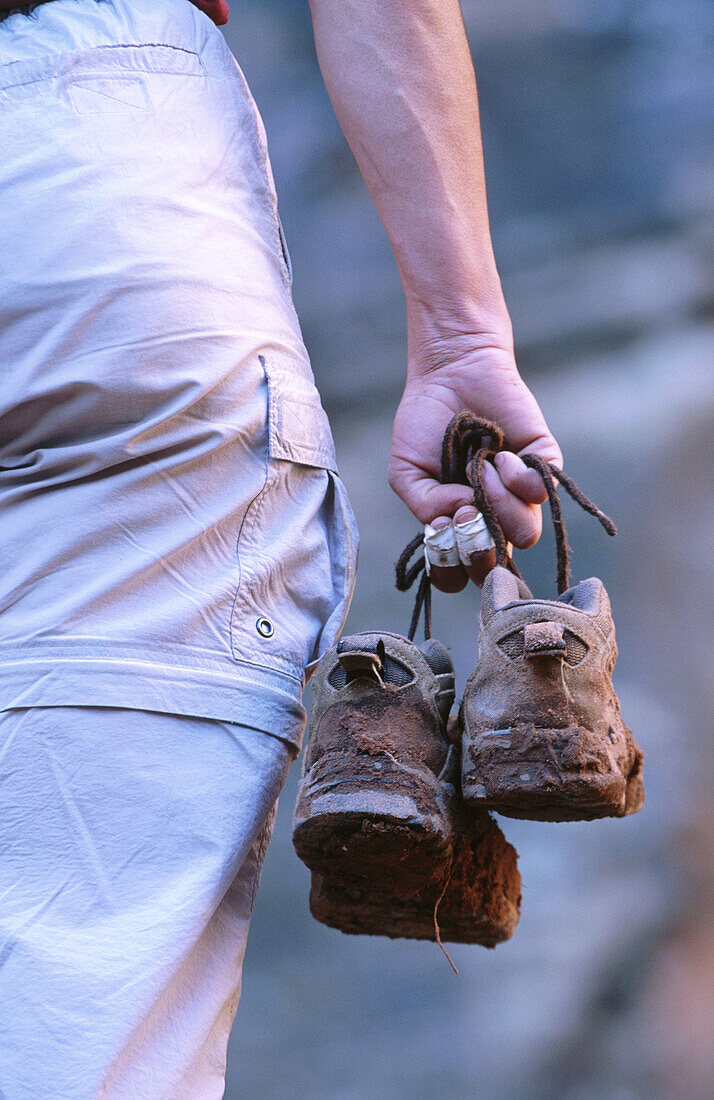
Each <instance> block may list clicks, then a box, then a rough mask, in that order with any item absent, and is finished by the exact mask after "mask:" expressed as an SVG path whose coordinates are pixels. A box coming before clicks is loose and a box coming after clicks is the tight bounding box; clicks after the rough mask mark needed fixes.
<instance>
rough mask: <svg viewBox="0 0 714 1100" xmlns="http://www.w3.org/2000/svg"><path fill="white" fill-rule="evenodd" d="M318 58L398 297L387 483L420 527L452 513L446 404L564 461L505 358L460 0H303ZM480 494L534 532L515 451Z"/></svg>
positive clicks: (463, 499) (521, 537)
mask: <svg viewBox="0 0 714 1100" xmlns="http://www.w3.org/2000/svg"><path fill="white" fill-rule="evenodd" d="M310 6H311V10H312V17H313V26H314V31H315V42H316V46H317V53H318V58H319V61H320V67H321V69H322V73H323V76H324V79H325V84H326V86H327V89H328V92H329V94H330V97H331V99H332V102H333V105H334V107H335V111H336V113H337V116H338V118H339V121H340V124H341V125H342V128H343V130H344V132H345V135H346V137H347V140H348V142H349V144H350V146H351V148H352V151H353V153H354V155H355V158H356V160H357V163H358V164H359V167H360V170H361V171H362V174H363V176H364V178H365V180H366V183H367V186H368V187H369V190H370V192H371V194H372V197H373V199H374V201H375V203H376V206H377V209H378V210H379V213H380V216H381V218H382V221H383V222H384V225H385V228H386V230H387V233H388V235H389V239H390V241H391V244H392V247H393V249H394V254H395V257H396V261H397V264H398V267H399V272H400V275H401V279H402V284H403V286H404V293H405V296H406V302H407V320H408V338H409V356H408V358H409V361H408V367H407V382H406V388H405V393H404V397H403V399H402V402H401V404H400V408H399V411H398V413H397V417H396V421H395V431H394V440H393V450H392V459H391V463H390V484H391V485H392V487H393V488H394V489H395V491H396V492H397V493H398V494H399V496H400V497H401V498H402V499H403V500H404V502H405V503H406V504H407V505H408V507H409V508H410V509H411V510H412V511H413V512H414V514H415V515H416V516H417V518H418V519H419V520H420V521H421V522H423V523H424V522H429V521H432V520H433V519H434V518H435V517H437V516H449V517H450V516H453V515H454V513H455V512H456V511H457V510H458V509H459V508H460V507H461V506H463V505H465V504H467V503H468V501H469V494H468V491H467V490H465V489H464V487H463V486H443V487H442V486H441V485H439V483H438V480H437V479H438V473H439V454H440V443H441V436H442V434H443V430H444V428H445V426H446V424H447V422H448V420H449V419H450V417H451V416H452V415H453V413H454V412H456V411H458V410H459V409H461V408H470V409H472V410H473V411H474V412H477V413H479V414H481V415H483V416H487V417H489V418H491V419H493V420H496V421H498V422H499V423H500V424H501V426H502V427H503V428H504V430H505V433H506V440H507V443H508V445H509V446H510V447H511V448H512V450H513V451H514V452H518V451H524V450H535V451H537V452H538V453H540V454H542V455H543V456H544V457H546V458H548V459H550V460H555V461H560V452H559V450H558V447H557V444H556V443H555V440H554V439H553V438H552V436H551V435H550V433H549V431H548V428H547V426H546V424H545V421H544V419H543V416H542V414H541V412H540V409H539V408H538V405H537V403H536V401H535V399H534V397H533V396H532V394H531V393H530V391H529V390H528V389H527V387H526V386H525V384H524V383H523V381H522V380H521V378H520V376H519V374H518V371H517V368H516V364H515V360H514V357H513V343H512V336H511V325H510V320H509V317H508V311H507V309H506V305H505V302H504V299H503V295H502V292H501V284H500V280H499V277H498V273H497V270H496V264H495V261H494V257H493V251H492V247H491V236H490V231H489V224H488V211H487V205H486V188H485V183H484V172H483V154H482V148H481V134H480V124H479V114H478V101H477V95H476V81H475V78H474V71H473V66H472V63H471V56H470V52H469V48H468V43H467V40H466V34H465V31H464V26H463V20H462V16H461V9H460V7H459V3H458V0H310ZM489 473H490V474H492V476H491V477H489V484H488V485H487V486H486V488H487V492H488V495H489V499H491V502H492V504H493V506H494V507H495V508H496V511H497V512H498V514H499V515H500V517H501V520H502V522H503V524H504V528H505V529H506V533H507V534H508V535H509V536H510V537H511V539H512V540H513V541H514V542H515V543H516V545H520V546H525V545H530V544H531V543H532V542H534V541H535V540H536V539H537V537H538V535H539V532H540V514H539V509H538V507H537V506H536V505H537V504H538V503H540V502H541V501H542V500H543V489H542V484H541V483H540V482H539V479H538V478H537V475H535V474H533V472H532V471H528V470H526V468H525V467H524V466H523V464H522V463H521V462H520V460H519V459H517V458H516V457H515V454H514V455H511V456H510V457H508V458H506V459H505V460H504V461H503V462H502V465H501V466H500V468H499V475H500V476H496V474H495V471H489Z"/></svg>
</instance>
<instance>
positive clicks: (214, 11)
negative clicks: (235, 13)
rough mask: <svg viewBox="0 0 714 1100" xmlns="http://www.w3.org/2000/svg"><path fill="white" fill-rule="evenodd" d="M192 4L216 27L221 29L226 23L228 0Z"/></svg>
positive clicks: (197, 1)
mask: <svg viewBox="0 0 714 1100" xmlns="http://www.w3.org/2000/svg"><path fill="white" fill-rule="evenodd" d="M192 3H194V4H195V5H196V7H197V8H200V9H201V11H204V12H205V13H206V15H208V16H209V17H210V18H211V19H212V20H213V22H214V23H215V24H216V26H217V27H223V26H225V24H226V23H227V22H228V16H229V11H228V0H192Z"/></svg>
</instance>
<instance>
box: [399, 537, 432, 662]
mask: <svg viewBox="0 0 714 1100" xmlns="http://www.w3.org/2000/svg"><path fill="white" fill-rule="evenodd" d="M423 545H424V536H423V535H421V534H419V535H415V536H414V538H413V539H412V540H411V542H409V543H408V544H407V545H406V546H405V547H404V549H403V551H402V553H401V554H400V555H399V561H398V562H397V567H396V574H397V581H396V583H397V588H398V589H399V591H400V592H406V591H407V590H408V589H410V588H411V586H412V585H413V584H414V581H415V580H416V579H417V577H418V576H419V574H420V573H421V574H422V576H421V580H420V581H419V587H418V589H417V594H416V599H415V601H414V611H413V612H412V620H411V623H410V624H409V631H408V633H407V638H408V639H409V641H410V642H413V641H414V636H415V635H416V632H417V627H418V626H419V617H420V615H421V610H422V607H423V608H424V639H425V641H428V640H429V638H431V581H430V580H429V575H428V573H427V572H426V561H425V558H424V555H423V554H421V553H420V554H419V556H418V557H417V559H416V561H415V562H412V564H411V565H410V564H409V562H410V560H411V558H412V557H413V556H414V554H415V553H417V551H420V550H421V548H422V546H423Z"/></svg>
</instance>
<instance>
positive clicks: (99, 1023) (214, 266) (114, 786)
mask: <svg viewBox="0 0 714 1100" xmlns="http://www.w3.org/2000/svg"><path fill="white" fill-rule="evenodd" d="M0 8H3V9H4V10H3V12H2V21H1V22H0V97H1V98H2V110H1V111H0V147H1V148H2V150H3V156H2V159H1V161H0V187H1V191H2V196H3V202H2V205H1V206H0V283H1V285H2V296H1V297H0V358H1V359H2V362H3V365H4V371H3V379H2V386H1V388H0V425H1V431H0V510H1V514H2V526H1V528H0V530H2V547H3V570H2V576H1V578H0V673H1V674H0V685H1V686H0V762H1V763H0V769H1V773H0V774H1V776H2V784H1V786H0V799H1V805H0V864H1V865H0V1095H3V1096H4V1097H6V1100H30V1098H32V1100H36V1098H37V1097H39V1096H52V1097H53V1098H55V1100H84V1098H87V1100H89V1098H90V1097H92V1098H93V1097H99V1096H102V1097H106V1098H110V1100H124V1098H128V1097H130V1096H132V1097H133V1096H141V1097H142V1100H158V1098H168V1097H171V1098H172V1100H181V1098H186V1100H187V1098H189V1097H190V1098H191V1100H208V1098H213V1097H219V1096H221V1095H223V1091H224V1085H225V1064H226V1047H227V1042H228V1036H229V1032H230V1028H231V1025H232V1021H233V1018H234V1015H235V1011H236V1006H237V1003H238V997H239V993H240V981H241V968H242V962H243V955H244V951H245V943H246V936H247V931H248V925H249V921H250V915H251V910H252V905H253V899H254V896H255V891H256V887H257V883H258V878H259V874H260V868H261V865H262V861H263V858H264V855H265V850H266V846H267V844H268V841H269V839H270V834H271V830H272V825H273V820H274V808H275V802H276V799H277V797H278V794H279V792H280V789H281V787H282V785H283V783H284V781H285V777H286V774H287V770H288V768H289V766H290V764H291V762H292V760H293V758H294V756H295V755H296V753H297V750H298V748H299V745H300V740H301V736H302V732H303V727H304V723H305V712H304V709H303V706H302V703H301V693H302V688H303V686H304V682H305V680H306V678H307V676H308V675H309V672H310V670H311V668H312V667H313V666H314V664H315V663H316V661H317V660H318V659H319V657H320V655H321V654H322V653H323V652H325V651H326V650H327V649H328V648H329V647H330V646H331V645H332V644H333V642H334V641H335V639H336V638H337V637H338V635H339V632H340V629H341V627H342V625H343V622H344V619H345V616H346V613H347V609H348V605H349V601H350V597H351V593H352V588H353V583H354V576H355V568H356V548H357V538H356V532H355V528H354V521H353V518H352V514H351V512H350V508H349V503H348V499H347V495H346V491H345V488H344V486H343V484H342V482H341V481H340V478H339V475H338V473H337V470H336V463H335V457H334V447H333V442H332V437H331V434H330V429H329V424H328V423H327V419H326V417H325V414H324V412H323V410H322V407H321V404H320V401H319V395H318V393H317V391H316V389H315V385H314V381H313V378H312V374H311V370H310V366H309V360H308V357H307V352H306V350H305V347H304V344H303V341H302V337H301V334H300V329H299V324H298V321H297V318H296V315H295V311H294V308H293V304H292V298H291V290H290V282H291V275H290V265H289V260H288V256H287V251H286V249H285V246H284V238H283V235H282V228H281V225H280V221H279V217H278V212H277V205H276V197H275V191H274V186H273V181H272V175H271V171H270V164H269V160H268V155H267V149H266V144H265V135H264V131H263V127H262V123H261V121H260V118H259V115H258V113H257V111H256V108H255V104H254V103H253V100H252V98H251V96H250V93H249V91H248V89H247V87H246V84H245V81H244V79H243V77H242V74H241V73H240V70H239V69H238V68H237V66H236V64H235V62H234V60H233V58H232V57H231V55H230V53H229V51H228V49H227V47H226V45H225V42H224V39H223V37H222V35H221V33H220V32H219V31H218V30H217V29H216V26H215V23H221V22H224V21H225V19H226V18H227V4H226V3H225V2H224V0H215V2H209V0H200V2H197V3H195V4H191V3H189V0H154V2H152V3H150V4H149V3H145V2H142V0H43V2H42V3H40V4H31V5H29V6H28V7H21V8H17V7H12V6H11V5H9V4H8V3H7V2H0ZM311 8H312V16H313V22H314V31H315V41H316V46H317V51H318V55H319V60H320V66H321V69H322V72H323V75H324V78H325V82H326V84H327V87H328V90H329V93H330V95H331V97H332V101H333V103H334V106H335V110H336V112H337V114H338V117H339V119H340V122H341V124H342V126H343V128H344V131H345V134H346V136H347V139H348V141H349V143H350V145H351V147H352V149H353V151H354V153H355V156H356V158H357V161H358V164H359V166H360V168H361V170H362V173H363V175H364V177H365V180H366V182H367V185H368V187H369V188H370V191H371V193H372V195H373V197H374V201H375V203H376V205H377V207H378V210H379V213H380V215H381V217H382V220H383V222H384V225H385V227H386V230H387V232H388V234H389V238H390V241H391V243H392V246H393V249H394V254H395V257H396V261H397V264H398V267H399V271H400V274H401V278H402V281H403V284H404V290H405V295H406V301H407V316H408V349H409V350H408V365H407V375H406V385H405V390H404V396H403V398H402V400H401V402H400V405H399V409H398V411H397V415H396V419H395V425H394V438H393V447H392V458H391V464H390V471H389V481H390V484H391V486H392V488H393V489H394V490H395V491H396V492H397V494H398V495H399V496H400V497H401V499H402V500H403V501H404V503H405V504H406V505H407V507H408V508H409V509H411V511H412V512H413V513H414V515H415V516H416V517H417V518H418V519H419V521H420V522H421V523H427V522H432V523H433V524H434V523H435V524H436V525H437V526H439V525H442V526H443V525H444V524H446V525H448V524H449V523H451V522H453V520H454V519H456V520H461V519H463V518H464V510H465V509H469V507H472V505H470V503H469V493H468V490H466V489H465V488H464V487H463V486H460V485H442V484H441V483H440V481H439V447H440V441H441V436H442V434H443V431H444V427H445V426H446V424H447V422H448V421H449V419H450V418H451V416H452V414H453V413H454V412H456V411H458V410H459V409H461V408H469V409H472V410H474V411H475V412H477V413H479V414H480V415H483V416H486V417H489V418H492V419H494V420H497V421H498V422H499V423H500V424H501V426H502V427H503V429H504V431H505V433H506V440H507V442H508V445H509V447H510V451H509V452H508V453H506V454H505V455H504V456H503V457H502V459H501V460H500V462H501V464H500V465H499V467H498V471H497V472H496V471H493V472H491V471H487V473H488V475H489V480H488V484H487V491H488V497H489V500H490V501H491V503H492V505H493V507H494V508H495V509H496V511H497V513H498V515H499V517H500V519H501V522H502V524H503V526H504V529H505V531H506V533H507V535H508V537H509V538H510V540H511V541H512V542H513V543H515V544H516V545H517V546H528V545H531V544H532V543H533V542H534V541H535V540H536V539H537V537H538V534H539V530H540V515H539V504H540V502H542V499H543V490H542V485H541V484H540V483H536V482H538V479H537V478H535V477H534V476H532V472H531V471H528V470H527V469H526V468H525V467H524V466H523V464H522V463H521V461H520V459H519V458H518V452H519V451H524V450H530V451H536V452H537V453H539V454H541V455H542V456H543V457H545V458H547V459H549V460H553V461H556V462H559V461H560V452H559V450H558V447H557V443H556V442H555V440H554V439H553V437H552V435H551V434H550V432H549V431H548V428H547V426H546V424H545V421H544V419H543V416H542V414H541V412H540V410H539V408H538V405H537V403H536V401H535V399H534V398H533V396H532V395H531V393H530V392H529V390H528V389H527V387H526V385H525V384H524V382H523V381H522V380H521V378H520V376H519V373H518V370H517V367H516V363H515V359H514V353H513V343H512V337H511V328H510V323H509V318H508V312H507V309H506V306H505V304H504V299H503V295H502V292H501V287H500V282H499V279H498V275H497V271H496V265H495V262H494V257H493V252H492V248H491V242H490V235H489V229H488V219H487V208H486V196H485V188H484V177H483V165H482V153H481V144H480V136H479V120H478V109H477V99H476V87H475V80H474V74H473V68H472V65H471V60H470V56H469V50H468V46H467V41H466V37H465V33H464V28H463V22H462V19H461V13H460V9H459V5H458V2H457V0H410V3H408V4H407V3H404V2H403V0H351V2H349V3H346V2H345V0H312V2H311ZM199 9H203V10H202V11H201V10H199ZM466 515H467V516H468V512H467V513H466ZM454 568H455V570H456V571H457V573H458V572H459V571H460V570H461V569H462V567H461V565H458V566H455V567H454ZM469 568H470V566H469ZM452 579H453V578H452ZM476 579H479V578H478V577H476ZM447 587H448V584H447Z"/></svg>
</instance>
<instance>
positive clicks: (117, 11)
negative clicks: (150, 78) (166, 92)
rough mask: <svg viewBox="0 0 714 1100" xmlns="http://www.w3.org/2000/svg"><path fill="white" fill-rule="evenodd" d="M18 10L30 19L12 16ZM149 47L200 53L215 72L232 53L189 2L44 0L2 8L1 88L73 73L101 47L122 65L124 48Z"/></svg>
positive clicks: (204, 64)
mask: <svg viewBox="0 0 714 1100" xmlns="http://www.w3.org/2000/svg"><path fill="white" fill-rule="evenodd" d="M5 2H7V0H5ZM2 3H3V0H0V5H2ZM18 12H21V13H24V14H26V15H29V16H30V18H26V19H9V18H8V17H9V16H11V15H13V14H15V13H18ZM147 46H159V47H161V46H163V47H171V48H173V49H174V50H176V51H180V50H183V51H184V52H186V53H190V54H194V55H196V56H200V58H201V67H202V70H203V71H204V72H208V71H210V70H215V71H216V73H217V74H218V73H219V72H225V66H226V55H227V54H229V51H228V47H227V46H226V43H225V40H224V38H223V35H222V34H221V33H220V31H219V30H218V28H217V27H215V26H214V25H213V23H211V21H210V20H209V19H207V18H206V16H205V15H203V14H202V13H201V12H200V11H199V10H198V9H197V8H195V7H194V6H193V4H192V3H191V2H190V0H152V3H151V4H143V3H137V2H136V0H51V2H50V0H41V2H39V3H37V2H35V3H33V4H29V5H26V6H23V7H18V6H17V5H16V4H14V5H12V6H11V7H9V8H7V9H5V10H3V11H2V12H0V87H3V88H7V87H11V86H13V85H17V84H18V83H31V82H32V81H33V80H36V79H40V80H41V79H43V78H45V77H49V78H52V77H54V76H61V75H62V73H63V72H67V71H72V72H74V71H75V66H76V65H77V64H78V63H79V62H78V59H79V58H81V56H82V55H84V54H87V53H89V52H91V51H97V50H102V49H111V50H112V51H113V64H114V65H115V66H119V65H121V60H120V56H121V51H122V49H127V48H129V49H130V48H131V47H147ZM61 59H64V61H62V60H61ZM158 71H162V70H161V69H159V70H158Z"/></svg>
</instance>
